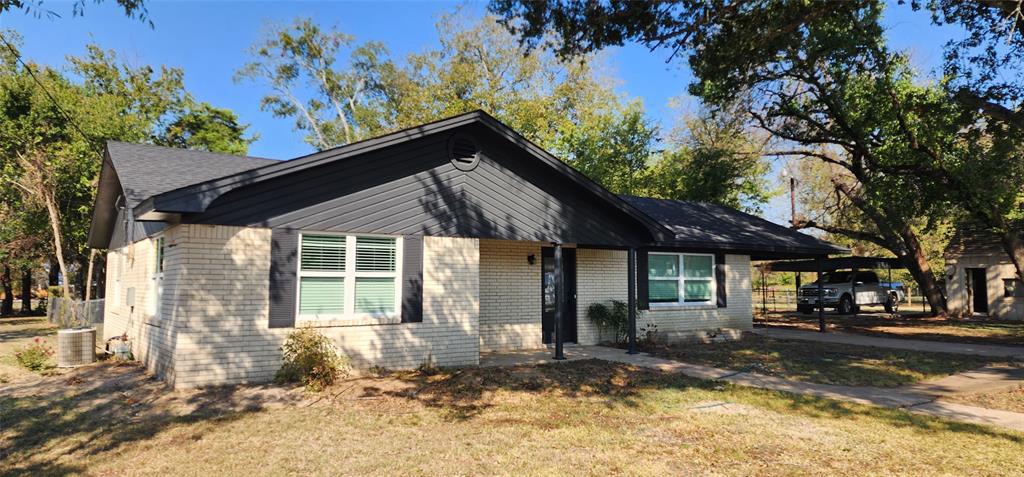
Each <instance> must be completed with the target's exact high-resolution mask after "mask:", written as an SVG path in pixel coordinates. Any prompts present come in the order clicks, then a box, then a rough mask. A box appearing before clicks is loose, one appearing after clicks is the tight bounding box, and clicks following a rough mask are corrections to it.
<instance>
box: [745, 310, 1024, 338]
mask: <svg viewBox="0 0 1024 477" xmlns="http://www.w3.org/2000/svg"><path fill="white" fill-rule="evenodd" d="M826 320H827V322H828V325H829V328H830V329H832V330H835V331H843V332H846V333H858V334H863V335H869V336H880V337H885V338H904V339H919V340H929V341H946V342H956V343H972V344H992V345H1004V346H1024V322H1022V321H999V320H987V319H985V320H982V319H969V320H967V319H963V320H956V319H948V318H935V317H926V316H921V317H915V318H900V319H892V318H886V317H884V316H883V315H876V314H868V315H858V316H856V317H853V316H836V315H831V314H830V315H828V316H827V317H826ZM755 324H760V325H763V326H770V327H779V328H795V329H804V330H813V331H817V329H818V318H817V316H816V315H815V316H804V315H798V314H788V313H787V314H781V313H779V314H770V315H768V316H767V317H759V318H757V319H756V320H755Z"/></svg>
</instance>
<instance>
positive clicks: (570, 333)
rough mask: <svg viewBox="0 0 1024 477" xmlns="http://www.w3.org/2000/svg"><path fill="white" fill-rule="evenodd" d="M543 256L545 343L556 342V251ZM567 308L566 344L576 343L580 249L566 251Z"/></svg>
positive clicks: (564, 314)
mask: <svg viewBox="0 0 1024 477" xmlns="http://www.w3.org/2000/svg"><path fill="white" fill-rule="evenodd" d="M542 252H543V253H541V267H542V273H541V284H540V291H541V297H542V298H541V331H542V332H543V341H544V344H549V343H554V342H555V249H553V248H545V249H543V250H542ZM562 272H563V273H564V274H565V307H564V308H563V309H562V333H563V335H562V336H563V338H562V342H563V343H575V342H576V249H574V248H564V247H563V248H562Z"/></svg>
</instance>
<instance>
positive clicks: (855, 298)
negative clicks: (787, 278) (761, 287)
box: [796, 271, 900, 315]
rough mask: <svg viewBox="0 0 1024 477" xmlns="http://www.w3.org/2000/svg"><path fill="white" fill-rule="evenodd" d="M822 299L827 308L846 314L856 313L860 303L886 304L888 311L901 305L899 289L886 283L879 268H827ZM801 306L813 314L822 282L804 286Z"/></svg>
mask: <svg viewBox="0 0 1024 477" xmlns="http://www.w3.org/2000/svg"><path fill="white" fill-rule="evenodd" d="M821 280H822V292H823V294H824V297H822V299H821V301H822V303H823V304H824V307H825V308H834V309H835V310H836V311H837V312H839V313H840V314H843V315H849V314H852V313H856V312H857V310H858V308H859V307H860V306H864V305H882V306H884V307H885V311H886V312H888V313H894V312H895V311H896V310H897V308H898V307H899V302H900V300H899V292H898V291H895V290H892V289H890V288H889V287H887V286H883V285H882V284H881V283H880V282H879V281H878V275H876V274H875V272H857V273H856V275H855V274H854V273H853V272H839V271H836V272H827V273H824V274H822V276H821ZM796 306H797V310H798V311H800V312H801V313H805V314H809V313H812V312H814V310H815V309H816V308H817V307H818V306H819V305H818V282H817V281H815V282H813V283H808V284H806V285H804V286H802V287H800V293H799V296H798V297H797V305H796Z"/></svg>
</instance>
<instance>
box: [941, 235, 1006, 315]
mask: <svg viewBox="0 0 1024 477" xmlns="http://www.w3.org/2000/svg"><path fill="white" fill-rule="evenodd" d="M945 255H946V294H947V298H946V299H947V301H948V306H949V311H950V312H951V313H953V314H954V315H957V316H990V317H993V318H999V319H1004V320H1024V286H1022V285H1021V280H1020V277H1018V276H1017V269H1016V267H1014V266H1013V262H1011V261H1010V255H1009V254H1007V253H1006V249H1004V248H1003V244H1002V242H1001V241H1000V239H999V237H998V236H996V235H995V234H993V233H991V232H986V231H984V230H981V229H979V228H974V227H965V228H961V229H958V230H957V231H956V233H955V234H953V238H952V240H950V242H949V246H948V247H947V248H946V254H945Z"/></svg>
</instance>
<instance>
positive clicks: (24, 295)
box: [21, 268, 32, 315]
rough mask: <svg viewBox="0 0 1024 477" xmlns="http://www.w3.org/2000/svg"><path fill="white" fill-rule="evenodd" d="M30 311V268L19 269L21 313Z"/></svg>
mask: <svg viewBox="0 0 1024 477" xmlns="http://www.w3.org/2000/svg"><path fill="white" fill-rule="evenodd" d="M31 312H32V269H31V268H26V269H23V270H22V271H21V314H23V315H27V314H29V313H31Z"/></svg>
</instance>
